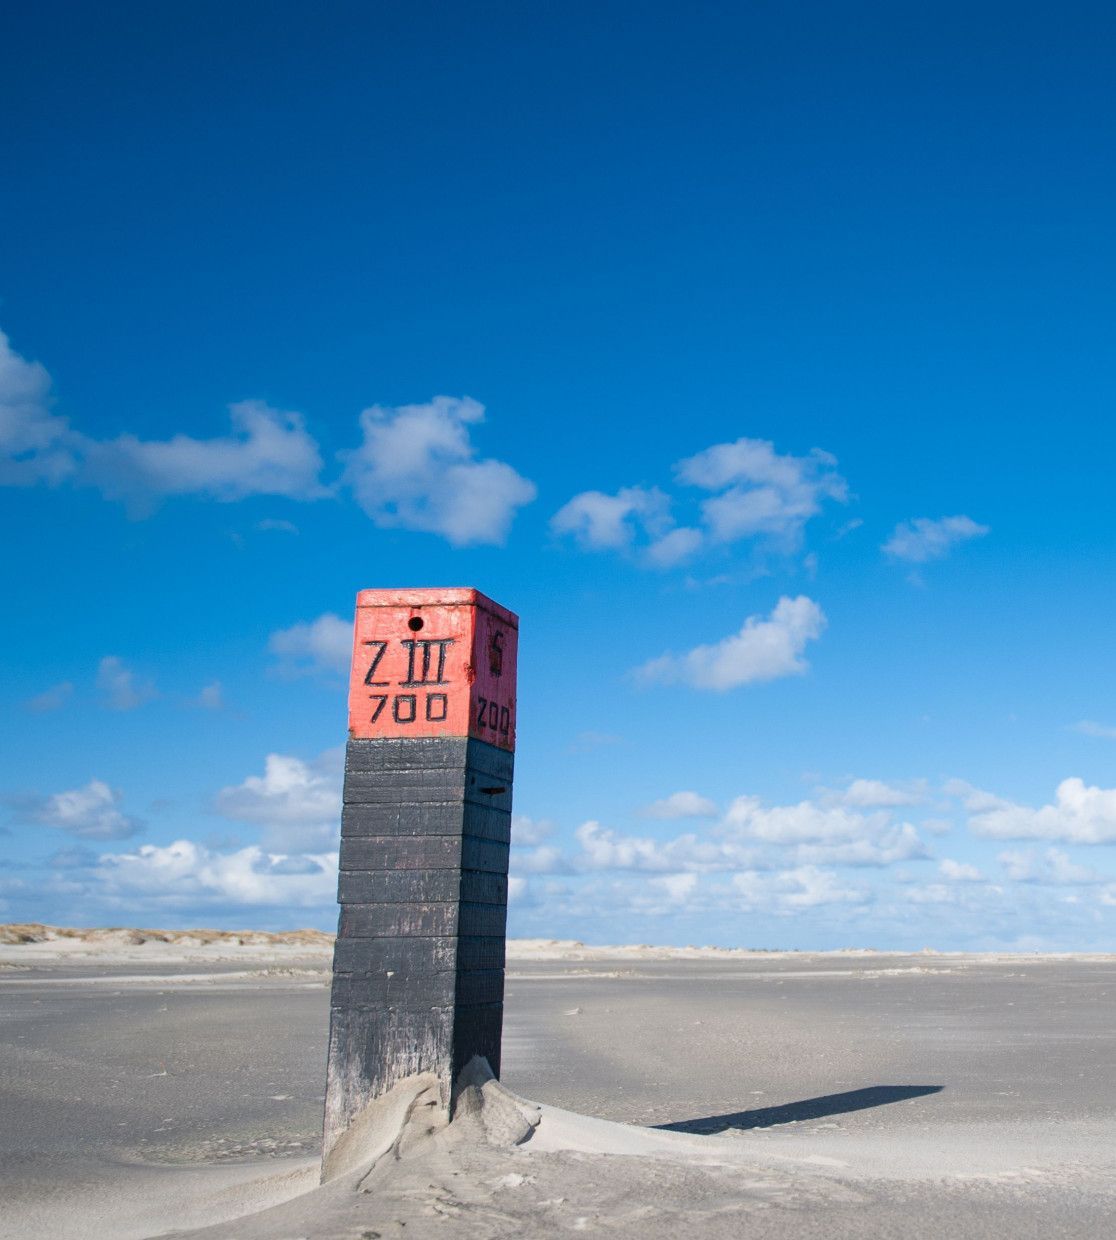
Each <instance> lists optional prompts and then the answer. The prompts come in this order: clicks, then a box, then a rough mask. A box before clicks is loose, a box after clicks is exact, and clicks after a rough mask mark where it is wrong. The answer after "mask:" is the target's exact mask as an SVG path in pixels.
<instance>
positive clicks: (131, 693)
mask: <svg viewBox="0 0 1116 1240" xmlns="http://www.w3.org/2000/svg"><path fill="white" fill-rule="evenodd" d="M97 688H98V689H100V691H101V692H102V693H103V694H104V701H105V705H106V706H107V707H108V708H109V709H110V710H135V709H136V707H137V706H142V705H143V704H144V703H145V702H150V701H151V700H152V699H153V698H155V697H158V693H157V692H156V690H155V683H154V681H152V680H149V679H148V678H147V677H144V676H140V675H138V674H137V673H136V672H134V671H133V670H132V669H131V668H130V667H128V665H127V664H126V663H125V662H124V660H123V659H121V658H118V657H117V656H116V655H114V654H110V655H106V656H105V657H104V658H103V659H102V660H101V662H100V663H99V664H98V665H97Z"/></svg>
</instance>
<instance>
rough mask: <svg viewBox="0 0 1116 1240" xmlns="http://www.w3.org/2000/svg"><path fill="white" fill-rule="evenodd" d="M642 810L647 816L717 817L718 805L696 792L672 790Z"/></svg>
mask: <svg viewBox="0 0 1116 1240" xmlns="http://www.w3.org/2000/svg"><path fill="white" fill-rule="evenodd" d="M642 812H643V814H644V815H645V816H646V817H647V818H715V817H716V816H717V806H716V805H715V804H714V802H712V801H711V800H710V799H709V798H708V797H703V796H701V795H699V794H698V793H696V792H672V793H671V794H670V796H668V797H664V798H663V799H662V800H661V801H652V803H651V804H650V805H648V806H647V807H646V808H645V809H644V810H643V811H642Z"/></svg>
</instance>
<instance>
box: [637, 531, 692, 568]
mask: <svg viewBox="0 0 1116 1240" xmlns="http://www.w3.org/2000/svg"><path fill="white" fill-rule="evenodd" d="M703 541H704V537H703V535H702V532H701V530H695V529H693V528H692V527H690V526H679V528H678V529H675V530H671V531H670V532H669V533H667V534H664V535H663V536H662V537H661V538H657V539H656V540H655V541H654V542H653V543H652V544H651V545H650V546H649V547H648V548H647V550H646V551H645V552H644V559H645V561H646V562H647V563H648V564H650V565H651V567H652V568H673V567H674V566H675V565H676V564H681V563H682V562H683V561H684V560H688V559H690V558H691V557H692V556H695V555H696V554H697V553H698V551H700V550H701V545H702V542H703Z"/></svg>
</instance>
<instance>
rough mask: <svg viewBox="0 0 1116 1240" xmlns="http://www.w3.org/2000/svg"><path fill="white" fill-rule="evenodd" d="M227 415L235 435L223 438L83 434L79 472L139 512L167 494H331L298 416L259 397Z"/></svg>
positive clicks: (298, 496) (233, 407) (231, 408)
mask: <svg viewBox="0 0 1116 1240" xmlns="http://www.w3.org/2000/svg"><path fill="white" fill-rule="evenodd" d="M229 413H230V415H231V418H232V425H233V432H234V433H233V434H232V435H229V436H225V437H223V438H216V439H194V438H192V437H191V436H189V435H175V436H174V437H173V438H171V439H167V440H141V439H137V438H136V436H135V435H121V436H120V437H119V438H118V439H112V440H107V441H105V442H97V441H95V440H92V439H83V440H82V441H81V443H82V449H83V453H84V456H85V463H84V465H83V468H82V477H83V479H84V480H86V481H88V482H90V483H92V484H93V485H94V486H96V487H98V488H99V489H100V490H101V491H102V492H103V494H104V495H105V496H106V497H107V498H109V499H124V500H127V501H128V502H129V503H131V504H132V505H133V506H134V507H136V508H137V510H138V511H140V512H144V511H147V510H149V509H150V507H151V505H152V504H153V503H154V502H155V501H156V500H157V499H159V498H161V497H164V496H170V495H204V496H208V497H209V498H211V499H216V500H220V501H222V502H231V501H233V500H239V499H244V498H245V497H246V496H249V495H282V496H286V497H287V498H288V499H297V500H311V499H320V498H322V497H323V496H326V495H328V494H329V491H328V490H327V489H326V488H325V487H323V486H322V485H321V483H320V481H319V475H320V474H321V470H322V458H321V455H320V453H319V451H318V445H317V443H316V442H315V441H314V439H313V438H311V436H310V435H309V434H308V433H307V431H306V427H305V423H304V420H303V418H302V415H301V414H298V413H288V412H282V411H280V410H277V409H272V408H271V407H270V406H269V405H267V404H265V403H264V402H263V401H257V400H248V401H242V402H240V403H239V404H235V405H230V406H229Z"/></svg>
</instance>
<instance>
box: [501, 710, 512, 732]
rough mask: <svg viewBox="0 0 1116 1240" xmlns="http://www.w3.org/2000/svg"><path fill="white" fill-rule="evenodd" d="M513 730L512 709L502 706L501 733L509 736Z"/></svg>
mask: <svg viewBox="0 0 1116 1240" xmlns="http://www.w3.org/2000/svg"><path fill="white" fill-rule="evenodd" d="M510 731H511V711H510V710H509V709H508V708H507V707H506V706H501V707H500V735H501V736H507V735H508V733H509V732H510Z"/></svg>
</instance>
